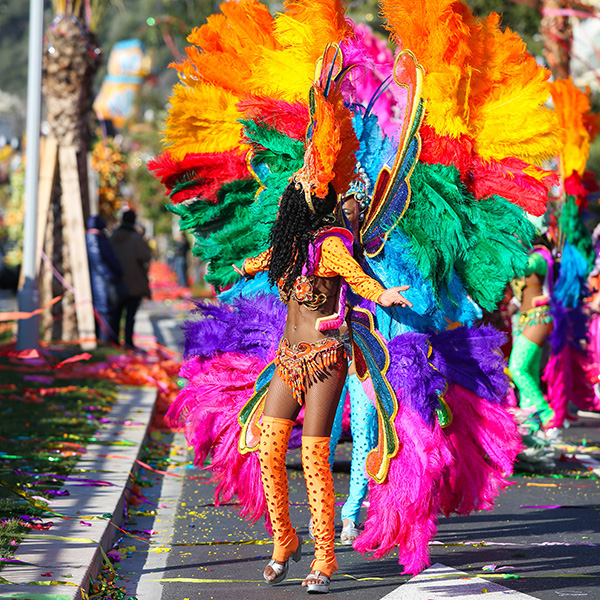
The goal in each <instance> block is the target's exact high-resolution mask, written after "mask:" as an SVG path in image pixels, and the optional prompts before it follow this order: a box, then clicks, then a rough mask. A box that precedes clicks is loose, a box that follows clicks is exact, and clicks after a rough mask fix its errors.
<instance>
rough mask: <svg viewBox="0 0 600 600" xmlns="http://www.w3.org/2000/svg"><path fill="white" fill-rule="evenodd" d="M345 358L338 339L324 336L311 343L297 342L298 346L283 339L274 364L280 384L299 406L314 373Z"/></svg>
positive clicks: (342, 345)
mask: <svg viewBox="0 0 600 600" xmlns="http://www.w3.org/2000/svg"><path fill="white" fill-rule="evenodd" d="M345 359H346V348H345V346H344V343H343V342H342V341H341V340H340V339H338V338H334V337H327V338H324V339H322V340H319V341H318V342H314V343H313V344H311V343H309V342H300V343H299V344H297V345H293V344H290V342H289V340H288V339H287V338H282V339H281V342H280V343H279V348H278V349H277V353H276V355H275V365H276V366H277V372H278V373H279V376H280V377H281V379H282V380H283V382H284V383H285V384H286V385H287V386H288V387H289V388H291V390H292V393H293V395H294V399H295V400H296V401H297V402H298V404H300V405H302V403H303V394H304V392H305V391H306V385H307V383H310V382H311V381H312V380H313V378H314V377H315V375H316V374H317V373H319V372H323V371H325V369H326V368H327V367H330V366H331V365H333V364H335V363H337V362H340V361H343V360H345Z"/></svg>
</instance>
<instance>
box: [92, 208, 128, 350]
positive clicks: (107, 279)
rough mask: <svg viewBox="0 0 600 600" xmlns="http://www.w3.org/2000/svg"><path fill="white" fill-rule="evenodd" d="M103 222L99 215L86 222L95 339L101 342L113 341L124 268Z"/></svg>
mask: <svg viewBox="0 0 600 600" xmlns="http://www.w3.org/2000/svg"><path fill="white" fill-rule="evenodd" d="M105 229H106V222H105V221H104V219H103V218H102V217H100V216H94V217H90V218H89V219H88V221H87V230H86V232H85V243H86V246H87V252H88V263H89V266H90V280H91V284H92V302H93V303H94V310H95V314H96V337H98V339H99V340H100V341H102V342H110V341H111V340H113V339H114V334H113V331H112V330H111V320H112V313H113V311H114V308H115V305H116V302H117V288H118V286H119V284H120V283H121V282H122V278H123V269H122V268H121V263H120V262H119V259H118V258H117V257H116V256H115V253H114V251H113V249H112V246H111V245H110V242H109V241H108V238H107V237H106V234H105V232H104V230H105Z"/></svg>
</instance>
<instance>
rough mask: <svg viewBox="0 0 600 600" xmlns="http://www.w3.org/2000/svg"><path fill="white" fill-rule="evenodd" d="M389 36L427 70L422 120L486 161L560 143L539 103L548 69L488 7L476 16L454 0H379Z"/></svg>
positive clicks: (531, 155) (544, 152)
mask: <svg viewBox="0 0 600 600" xmlns="http://www.w3.org/2000/svg"><path fill="white" fill-rule="evenodd" d="M382 6H383V13H384V16H385V17H386V19H387V21H388V27H389V29H390V30H391V31H392V34H393V36H394V37H395V39H396V40H397V41H398V43H399V44H401V45H402V47H403V48H407V49H409V50H412V51H413V52H414V54H415V55H416V57H417V59H418V60H419V63H420V64H422V65H423V67H424V68H425V78H424V84H423V94H424V97H425V99H426V100H427V109H426V114H425V123H426V124H428V125H431V126H432V127H433V128H434V129H435V130H436V132H437V133H438V134H440V135H449V136H452V137H459V136H460V135H462V134H467V135H469V136H470V137H472V138H473V142H474V149H475V150H476V152H477V153H478V154H479V155H480V156H482V157H483V158H484V159H487V160H492V159H495V160H500V159H502V158H505V157H508V156H513V157H518V158H521V159H523V160H526V161H529V162H537V163H539V162H541V161H542V160H544V159H546V158H548V157H550V156H553V155H554V154H555V153H556V150H557V148H558V138H557V131H558V123H557V120H556V116H555V115H554V113H553V111H551V110H549V109H547V108H544V104H545V103H546V101H547V99H548V97H549V88H548V83H547V79H548V76H549V72H548V71H546V70H545V69H543V68H542V67H539V66H538V65H537V64H536V62H535V59H534V58H533V57H532V56H531V55H529V54H528V53H527V52H526V49H525V44H524V43H523V41H522V40H521V39H520V38H519V37H518V35H516V34H515V33H513V32H512V31H510V30H509V29H506V30H505V31H502V30H501V28H500V17H499V16H498V15H497V14H495V13H492V14H491V15H489V16H488V17H486V18H485V19H479V18H477V17H475V16H474V15H473V14H472V12H471V10H470V9H469V8H468V7H467V6H466V5H465V4H463V3H462V2H460V1H458V0H383V3H382Z"/></svg>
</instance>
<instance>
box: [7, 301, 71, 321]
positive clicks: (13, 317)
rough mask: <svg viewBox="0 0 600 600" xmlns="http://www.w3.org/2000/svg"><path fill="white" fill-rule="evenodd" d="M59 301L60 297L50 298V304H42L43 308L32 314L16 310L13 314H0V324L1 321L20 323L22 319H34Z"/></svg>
mask: <svg viewBox="0 0 600 600" xmlns="http://www.w3.org/2000/svg"><path fill="white" fill-rule="evenodd" d="M61 299H62V295H61V296H56V297H55V298H52V300H50V302H47V303H46V304H44V306H42V307H41V308H37V309H36V310H34V311H32V312H23V311H20V310H16V311H13V312H3V313H0V322H2V321H21V320H23V319H30V318H31V317H34V316H35V315H39V314H41V313H43V312H44V311H45V310H46V309H47V308H48V307H50V306H52V305H53V304H56V303H57V302H59V301H60V300H61Z"/></svg>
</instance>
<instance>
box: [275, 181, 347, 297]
mask: <svg viewBox="0 0 600 600" xmlns="http://www.w3.org/2000/svg"><path fill="white" fill-rule="evenodd" d="M336 200H337V195H336V193H335V190H334V189H333V187H332V186H331V185H330V186H329V190H328V192H327V196H325V198H317V197H316V196H312V201H313V206H314V208H315V214H313V213H312V211H311V210H310V208H309V207H308V204H307V203H306V200H305V198H304V190H303V189H302V188H300V189H296V183H295V182H293V181H292V182H291V183H290V184H289V185H288V186H287V188H285V191H284V192H283V194H282V196H281V200H280V202H279V212H278V213H277V219H276V221H275V223H274V224H273V227H272V228H271V233H270V234H269V245H270V246H271V248H272V253H271V261H270V264H269V281H270V282H271V284H273V285H277V283H278V282H279V281H280V280H282V281H283V289H284V291H286V292H287V291H289V290H291V288H292V287H293V285H294V282H295V281H296V279H297V278H298V277H299V276H300V275H302V269H303V267H304V265H305V264H306V263H307V261H308V247H309V244H310V242H311V240H312V239H313V236H314V234H315V232H316V231H317V230H318V229H320V228H321V227H323V226H324V225H326V224H327V223H328V222H330V220H326V217H327V216H328V215H330V213H331V212H332V211H333V210H334V209H335V205H336ZM312 269H314V265H310V266H309V270H312Z"/></svg>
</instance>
